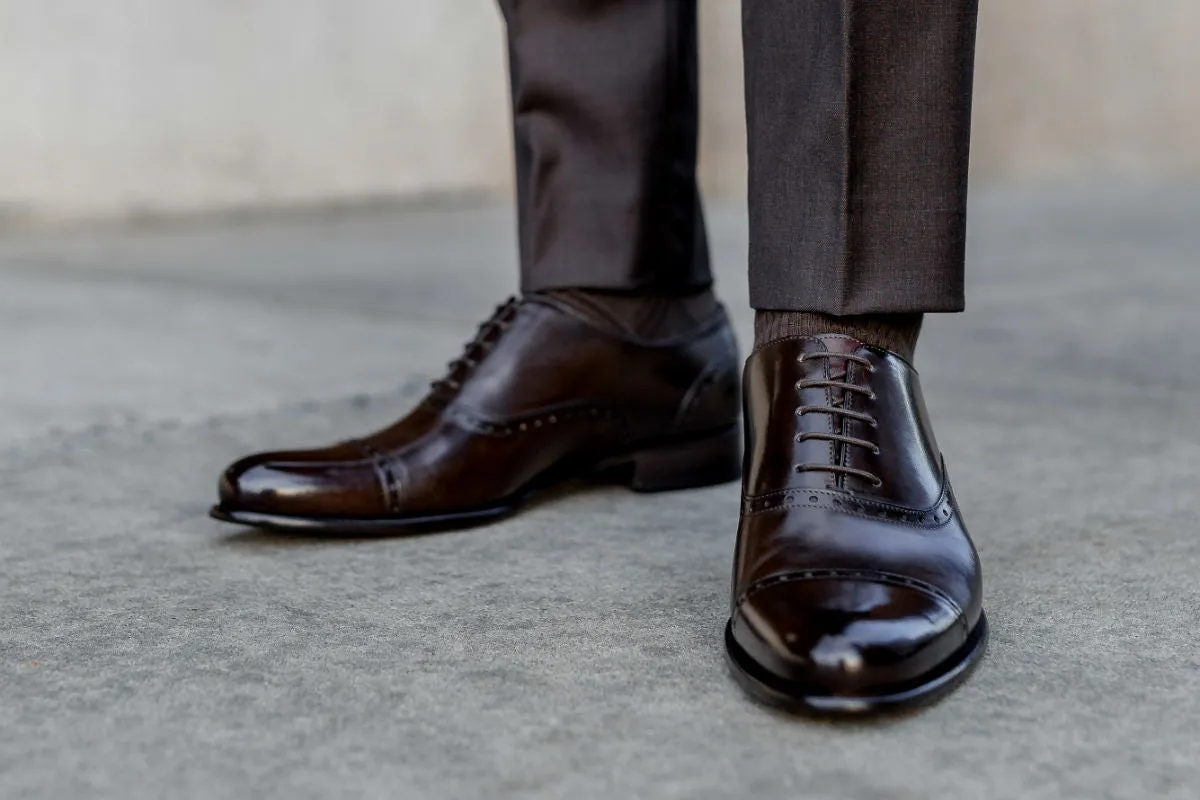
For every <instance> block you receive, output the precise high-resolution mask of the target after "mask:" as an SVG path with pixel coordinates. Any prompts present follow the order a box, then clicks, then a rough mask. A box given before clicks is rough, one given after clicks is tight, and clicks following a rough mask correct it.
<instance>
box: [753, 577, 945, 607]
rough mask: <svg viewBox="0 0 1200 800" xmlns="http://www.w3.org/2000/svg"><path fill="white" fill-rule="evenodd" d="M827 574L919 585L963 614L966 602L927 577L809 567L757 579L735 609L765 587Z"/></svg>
mask: <svg viewBox="0 0 1200 800" xmlns="http://www.w3.org/2000/svg"><path fill="white" fill-rule="evenodd" d="M826 578H846V579H852V580H864V581H870V582H872V583H883V584H887V585H890V586H903V587H906V588H909V589H916V590H918V591H921V592H924V593H925V594H926V595H928V596H930V597H932V598H933V599H935V600H939V601H941V602H943V603H945V604H946V605H947V606H948V607H949V608H950V610H952V611H953V612H954V613H955V614H956V615H958V616H961V615H962V613H963V609H962V606H960V605H959V604H958V603H957V602H955V600H954V598H952V597H950V595H948V594H947V593H946V592H944V591H942V590H941V589H939V588H938V587H936V586H934V585H933V584H931V583H928V582H926V581H923V580H919V579H917V578H909V577H906V576H904V575H898V574H896V573H893V572H881V571H878V570H862V569H836V568H824V569H808V570H799V571H792V572H785V573H783V574H780V575H774V576H772V577H770V578H765V579H763V580H760V581H756V582H755V583H753V584H751V585H750V587H749V588H748V589H746V590H745V591H744V592H742V594H741V595H740V596H739V597H738V600H737V603H735V609H740V608H741V607H742V606H743V605H745V603H746V601H748V600H749V599H750V598H751V597H753V596H754V595H756V594H758V593H759V592H761V591H762V590H763V589H767V588H770V587H772V586H778V585H780V584H785V583H801V582H804V581H811V580H821V579H826Z"/></svg>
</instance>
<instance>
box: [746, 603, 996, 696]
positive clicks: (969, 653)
mask: <svg viewBox="0 0 1200 800" xmlns="http://www.w3.org/2000/svg"><path fill="white" fill-rule="evenodd" d="M988 634H989V627H988V621H987V615H986V614H984V613H983V612H980V615H979V622H977V623H976V624H975V628H974V629H973V630H972V631H971V633H970V635H969V636H968V637H967V641H966V642H964V643H963V646H962V647H960V648H959V649H958V650H957V651H956V652H955V653H954V654H953V655H951V656H950V658H948V659H946V661H944V662H943V663H942V664H940V665H939V666H938V667H937V668H936V669H934V670H932V671H931V672H929V673H927V675H926V676H923V677H922V678H921V679H919V680H917V681H914V682H913V683H912V684H908V685H905V686H903V687H899V688H895V687H893V688H885V689H883V690H881V691H880V692H879V693H878V694H870V695H860V696H839V695H829V694H821V693H809V692H808V691H807V688H806V687H803V686H801V685H799V684H796V683H792V682H789V681H787V680H785V679H783V678H779V677H778V676H775V675H773V674H771V673H769V672H767V670H766V669H764V668H763V667H761V666H759V665H758V664H757V663H755V662H754V660H753V659H751V658H750V657H749V655H747V654H746V652H745V651H744V650H742V648H741V646H740V645H738V643H737V641H736V640H735V639H734V638H733V627H732V622H728V623H726V625H725V659H726V664H727V666H728V667H729V670H730V673H731V674H732V675H733V678H734V680H735V681H736V682H737V683H738V684H739V685H740V686H741V687H742V689H743V690H744V691H745V692H746V693H747V694H749V695H750V697H752V698H753V699H755V700H757V701H758V702H760V703H763V704H765V705H767V706H770V707H772V708H775V709H778V710H781V711H785V712H789V713H793V714H804V715H810V716H831V717H862V716H882V715H886V714H895V713H900V712H904V711H910V710H914V709H917V708H921V707H923V706H928V705H931V704H933V703H936V702H937V701H938V700H940V699H942V698H943V697H945V696H946V695H947V694H949V693H950V692H952V691H953V690H954V689H956V688H958V686H960V685H961V684H962V683H963V682H964V681H965V680H966V679H967V678H969V677H970V676H971V673H972V672H974V671H975V668H976V667H977V666H979V663H980V661H982V660H983V656H984V653H986V652H987V645H988Z"/></svg>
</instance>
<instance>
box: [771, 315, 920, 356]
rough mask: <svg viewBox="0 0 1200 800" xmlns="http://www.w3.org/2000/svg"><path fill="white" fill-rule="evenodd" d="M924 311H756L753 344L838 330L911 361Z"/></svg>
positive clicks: (837, 331)
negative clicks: (849, 313)
mask: <svg viewBox="0 0 1200 800" xmlns="http://www.w3.org/2000/svg"><path fill="white" fill-rule="evenodd" d="M923 319H924V315H923V314H863V315H860V316H852V317H835V316H831V315H829V314H819V313H815V312H810V311H756V312H755V314H754V346H755V347H762V346H763V345H765V344H770V343H771V342H774V341H778V340H779V339H790V338H795V337H797V336H817V335H820V334H826V333H839V334H843V335H845V336H850V337H852V338H854V339H857V340H859V341H860V342H862V343H863V344H869V345H871V346H873V347H880V348H883V349H884V350H890V351H892V352H893V353H896V354H898V355H900V356H903V357H904V358H906V359H908V360H909V361H911V360H912V357H913V353H914V352H915V351H916V348H917V338H918V336H919V335H920V333H921V322H922V321H923Z"/></svg>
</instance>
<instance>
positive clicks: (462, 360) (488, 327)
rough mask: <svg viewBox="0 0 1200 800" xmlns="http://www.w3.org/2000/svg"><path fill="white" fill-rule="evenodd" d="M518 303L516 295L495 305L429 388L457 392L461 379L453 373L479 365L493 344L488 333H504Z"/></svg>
mask: <svg viewBox="0 0 1200 800" xmlns="http://www.w3.org/2000/svg"><path fill="white" fill-rule="evenodd" d="M518 305H520V300H519V299H518V298H516V297H510V298H508V300H506V301H504V302H503V303H501V304H500V305H499V306H497V307H496V310H495V311H494V312H492V316H491V317H489V318H488V319H487V320H485V321H484V322H483V323H482V324H481V325H480V326H479V329H478V330H477V331H476V332H475V336H474V338H472V339H471V341H469V342H467V343H466V345H465V346H464V347H463V353H462V355H461V356H459V357H458V358H456V359H454V360H453V361H451V362H450V363H449V364H447V365H446V374H445V375H444V376H443V377H441V378H438V379H437V380H435V381H433V382H432V383H431V384H430V386H431V388H433V390H434V391H437V390H439V389H446V390H449V391H451V392H457V391H458V390H459V389H461V388H462V381H461V380H459V379H458V378H455V377H452V376H453V375H454V373H455V372H456V371H458V370H459V369H462V370H463V371H464V372H469V371H471V370H473V369H475V368H476V367H477V366H479V364H480V363H481V362H482V361H483V359H484V358H485V357H486V356H487V353H488V351H490V350H491V348H492V347H493V346H494V345H495V341H492V342H488V341H487V337H488V335H489V334H490V333H492V332H493V331H495V332H496V333H497V334H500V335H501V336H502V335H504V332H505V331H507V330H508V328H509V326H510V325H511V324H512V318H513V315H514V314H515V313H516V309H517V306H518Z"/></svg>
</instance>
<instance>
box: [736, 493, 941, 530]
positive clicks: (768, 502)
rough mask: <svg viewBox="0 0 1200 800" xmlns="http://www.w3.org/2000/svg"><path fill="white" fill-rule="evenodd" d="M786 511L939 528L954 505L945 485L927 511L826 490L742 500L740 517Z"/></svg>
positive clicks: (775, 494)
mask: <svg viewBox="0 0 1200 800" xmlns="http://www.w3.org/2000/svg"><path fill="white" fill-rule="evenodd" d="M947 485H948V484H947ZM788 508H823V509H826V510H830V511H839V512H842V513H844V514H853V515H854V516H858V517H862V518H864V519H879V520H883V521H886V522H893V523H897V524H901V525H908V526H911V527H915V528H937V527H941V526H942V525H945V524H946V523H947V522H949V521H950V520H951V519H953V518H954V501H953V498H952V497H951V496H950V493H949V492H948V491H947V489H946V485H943V487H942V492H941V495H940V496H939V498H938V501H937V502H936V503H934V504H933V505H932V506H930V507H929V508H926V509H914V508H907V507H905V506H897V505H893V504H891V503H884V502H882V501H878V500H868V499H865V498H861V497H856V496H855V495H852V494H849V493H847V492H840V491H836V490H829V489H786V490H783V491H779V492H772V493H770V494H765V495H758V496H756V497H743V498H742V514H743V515H745V516H755V515H757V514H765V513H767V512H770V511H777V510H779V509H788Z"/></svg>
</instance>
